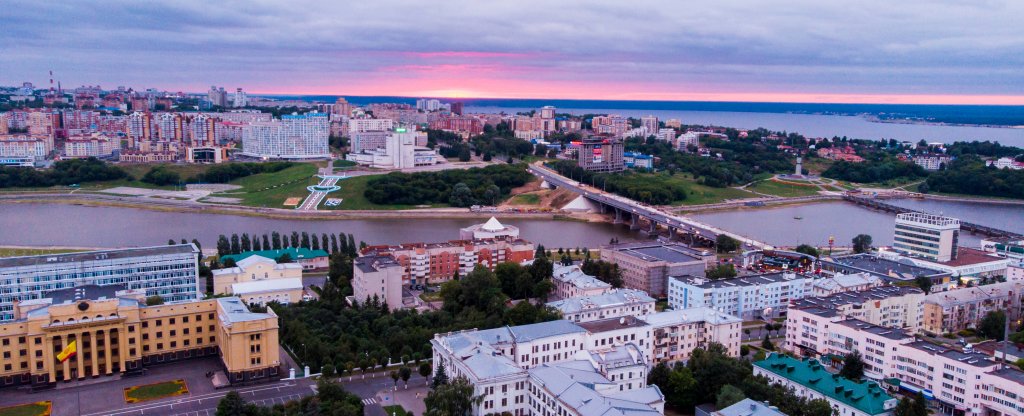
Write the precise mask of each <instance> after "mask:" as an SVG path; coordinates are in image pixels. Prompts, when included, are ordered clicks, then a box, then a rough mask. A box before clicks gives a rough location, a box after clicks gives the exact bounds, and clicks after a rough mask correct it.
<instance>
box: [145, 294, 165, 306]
mask: <svg viewBox="0 0 1024 416" xmlns="http://www.w3.org/2000/svg"><path fill="white" fill-rule="evenodd" d="M163 304H164V298H162V297H160V295H153V296H149V297H147V298H146V306H157V305H163Z"/></svg>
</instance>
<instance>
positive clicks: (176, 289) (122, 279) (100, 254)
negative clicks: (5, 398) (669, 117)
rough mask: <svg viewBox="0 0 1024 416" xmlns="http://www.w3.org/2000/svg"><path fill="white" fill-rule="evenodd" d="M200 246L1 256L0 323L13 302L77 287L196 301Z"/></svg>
mask: <svg viewBox="0 0 1024 416" xmlns="http://www.w3.org/2000/svg"><path fill="white" fill-rule="evenodd" d="M198 282H199V250H198V249H196V247H195V246H194V245H192V244H180V245H173V246H156V247H143V248H132V249H123V250H103V251H87V252H81V253H65V254H47V255H41V256H28V257H8V258H0V322H2V321H9V320H11V319H14V303H15V302H16V301H22V302H24V301H28V300H33V299H41V298H43V294H44V293H46V292H49V291H52V290H57V289H64V288H71V287H76V286H80V285H87V284H94V285H100V286H104V285H116V284H124V285H127V288H128V289H138V290H143V291H145V293H146V296H160V297H162V298H163V299H164V300H165V301H168V302H173V301H182V300H196V299H199V298H200V297H201V295H202V293H203V292H202V291H201V290H200V288H199V283H198Z"/></svg>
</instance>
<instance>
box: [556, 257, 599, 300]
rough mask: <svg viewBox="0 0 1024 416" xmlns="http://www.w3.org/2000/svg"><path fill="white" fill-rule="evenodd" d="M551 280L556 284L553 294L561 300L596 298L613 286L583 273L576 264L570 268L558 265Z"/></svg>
mask: <svg viewBox="0 0 1024 416" xmlns="http://www.w3.org/2000/svg"><path fill="white" fill-rule="evenodd" d="M551 280H552V281H553V283H554V284H555V290H554V293H553V294H554V295H555V296H556V297H558V298H559V299H566V298H574V297H578V296H596V295H600V294H602V293H607V292H608V291H610V290H612V285H610V284H608V283H605V282H602V281H601V280H598V278H596V277H594V276H591V275H588V274H586V273H583V270H580V266H577V265H575V264H573V265H570V266H563V265H560V264H556V265H555V266H554V270H553V271H552V275H551Z"/></svg>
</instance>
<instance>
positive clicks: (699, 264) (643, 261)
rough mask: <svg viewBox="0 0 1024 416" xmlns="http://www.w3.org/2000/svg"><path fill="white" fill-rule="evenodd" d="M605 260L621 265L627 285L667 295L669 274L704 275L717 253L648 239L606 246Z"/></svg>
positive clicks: (603, 254) (602, 257) (603, 248)
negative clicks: (640, 241) (642, 241)
mask: <svg viewBox="0 0 1024 416" xmlns="http://www.w3.org/2000/svg"><path fill="white" fill-rule="evenodd" d="M601 260H603V261H607V262H610V263H614V264H616V265H618V266H619V270H620V271H621V272H622V281H623V286H624V287H627V288H630V289H639V290H643V291H645V292H647V293H649V294H650V295H651V296H654V297H665V296H666V295H667V294H668V280H669V276H682V275H692V276H703V275H704V271H705V270H706V269H707V266H708V265H709V264H713V263H714V262H715V255H714V254H713V253H710V252H707V251H700V250H694V249H692V248H690V247H687V246H685V245H682V244H674V243H660V242H644V243H630V244H618V245H613V246H606V247H602V248H601Z"/></svg>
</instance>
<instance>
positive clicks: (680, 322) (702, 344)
mask: <svg viewBox="0 0 1024 416" xmlns="http://www.w3.org/2000/svg"><path fill="white" fill-rule="evenodd" d="M640 319H642V320H643V321H644V322H647V324H648V325H650V326H651V328H652V330H653V331H652V334H651V335H652V341H653V350H652V352H651V354H652V355H651V360H652V361H653V362H654V363H661V362H667V363H674V362H680V361H682V362H685V361H687V360H689V359H690V355H691V354H692V353H693V350H695V349H698V348H707V346H708V345H710V344H711V343H717V344H721V345H722V346H723V347H725V349H726V350H727V351H728V353H729V356H730V357H739V356H740V343H741V339H740V334H741V332H742V330H743V328H742V326H743V320H742V319H740V318H738V317H736V316H734V315H729V314H726V313H722V312H719V311H715V310H713V309H711V308H689V309H680V310H670V311H664V312H657V313H653V314H650V315H647V316H643V317H641V318H640Z"/></svg>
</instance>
